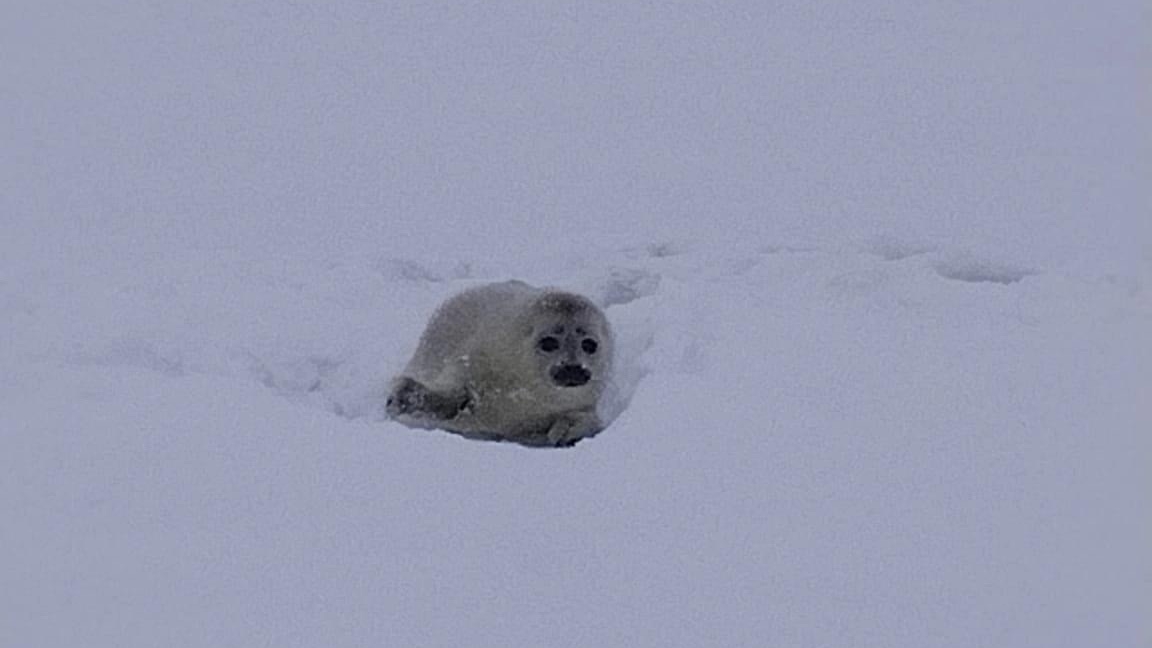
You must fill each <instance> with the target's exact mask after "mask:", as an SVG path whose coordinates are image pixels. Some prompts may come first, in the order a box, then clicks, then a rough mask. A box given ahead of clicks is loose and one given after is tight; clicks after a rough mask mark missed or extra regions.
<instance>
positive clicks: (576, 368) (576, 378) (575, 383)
mask: <svg viewBox="0 0 1152 648" xmlns="http://www.w3.org/2000/svg"><path fill="white" fill-rule="evenodd" d="M589 380H592V372H591V371H588V370H587V369H585V368H584V367H581V366H580V365H574V364H565V365H560V366H559V367H556V368H555V369H553V370H552V381H553V382H555V383H556V384H557V385H560V386H561V387H579V386H580V385H583V384H586V383H587V382H588V381H589Z"/></svg>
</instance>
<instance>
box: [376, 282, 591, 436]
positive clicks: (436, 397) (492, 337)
mask: <svg viewBox="0 0 1152 648" xmlns="http://www.w3.org/2000/svg"><path fill="white" fill-rule="evenodd" d="M612 354H613V339H612V331H611V329H610V328H609V326H608V320H607V318H606V317H605V316H604V313H603V312H602V311H601V310H600V309H599V308H597V307H596V305H595V304H593V303H592V302H591V301H589V300H588V299H587V298H585V297H582V296H580V295H576V294H573V293H568V292H562V291H558V290H552V289H544V288H536V287H533V286H530V285H528V284H526V283H524V282H521V281H506V282H503V283H494V284H487V285H483V286H479V287H476V288H472V289H470V290H466V291H464V292H462V293H460V294H458V295H456V296H455V297H452V298H450V299H448V300H447V301H446V302H444V303H443V304H442V305H441V306H440V307H439V308H438V309H436V312H435V313H434V314H433V315H432V318H431V320H429V322H428V327H427V328H426V329H425V330H424V334H423V335H422V336H421V337H420V344H419V346H418V347H417V349H416V353H415V354H414V355H413V356H412V360H411V361H409V362H408V365H407V367H405V369H404V371H403V372H402V373H401V374H400V375H399V376H397V377H396V378H395V379H393V381H392V387H391V391H390V394H389V396H388V404H387V411H388V414H389V415H390V416H391V417H392V418H393V419H394V420H396V421H399V422H400V423H403V424H405V425H408V426H411V427H421V428H440V429H443V430H447V431H450V432H455V433H457V434H460V435H462V436H465V437H469V438H474V439H486V440H498V441H513V442H516V443H520V444H523V445H528V446H570V445H573V444H575V443H576V442H577V441H579V440H580V439H583V438H586V437H590V436H592V435H594V434H596V433H597V432H600V430H601V429H603V427H604V426H603V424H602V422H601V421H600V417H599V415H598V414H597V411H596V407H597V404H598V403H599V401H600V396H601V394H602V393H603V392H604V389H605V386H606V385H607V383H608V380H609V378H610V376H609V373H610V372H611V369H612Z"/></svg>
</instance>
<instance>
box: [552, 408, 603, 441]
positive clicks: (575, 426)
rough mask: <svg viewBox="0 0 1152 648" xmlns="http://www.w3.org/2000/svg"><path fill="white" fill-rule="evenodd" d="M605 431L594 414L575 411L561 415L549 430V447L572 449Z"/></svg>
mask: <svg viewBox="0 0 1152 648" xmlns="http://www.w3.org/2000/svg"><path fill="white" fill-rule="evenodd" d="M602 429H604V425H603V424H602V423H601V422H600V418H599V417H597V416H596V414H595V413H594V412H588V411H582V410H578V411H574V412H566V413H564V414H561V415H560V416H558V417H557V418H556V420H555V421H553V422H552V425H551V427H550V428H549V429H548V435H547V438H548V445H552V446H556V447H558V448H570V447H572V446H574V445H576V443H577V442H578V441H580V440H581V439H585V438H588V437H590V436H593V435H595V434H596V433H597V432H599V431H600V430H602Z"/></svg>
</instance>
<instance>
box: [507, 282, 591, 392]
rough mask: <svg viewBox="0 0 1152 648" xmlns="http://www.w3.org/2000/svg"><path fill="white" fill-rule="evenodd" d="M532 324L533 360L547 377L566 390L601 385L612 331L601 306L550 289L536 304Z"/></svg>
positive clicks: (530, 338)
mask: <svg viewBox="0 0 1152 648" xmlns="http://www.w3.org/2000/svg"><path fill="white" fill-rule="evenodd" d="M529 324H530V326H529V328H528V331H529V332H528V336H527V340H528V343H529V344H531V346H532V354H533V361H534V363H535V365H536V368H537V370H538V371H539V372H540V374H542V375H543V376H544V377H545V380H546V381H548V382H549V383H550V384H551V385H552V386H554V387H556V388H558V389H563V390H569V389H589V388H590V389H595V390H596V391H599V390H600V389H601V387H602V386H603V383H604V381H605V380H607V375H608V371H609V370H610V368H611V359H612V335H611V332H610V330H609V328H608V321H607V320H606V319H605V318H604V315H603V313H601V312H600V309H598V308H596V306H595V305H594V304H592V302H590V301H588V299H586V298H584V297H581V296H579V295H573V294H571V293H563V292H548V293H545V294H544V295H542V296H541V297H540V298H539V299H537V300H536V301H535V303H534V304H533V305H532V309H531V317H530V319H529Z"/></svg>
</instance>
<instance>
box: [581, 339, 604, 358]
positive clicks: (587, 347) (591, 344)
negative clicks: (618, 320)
mask: <svg viewBox="0 0 1152 648" xmlns="http://www.w3.org/2000/svg"><path fill="white" fill-rule="evenodd" d="M580 348H581V349H583V350H584V353H587V354H588V355H592V354H593V353H596V349H598V348H600V345H599V344H596V340H593V339H592V338H584V339H583V340H582V341H581V342H580Z"/></svg>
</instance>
